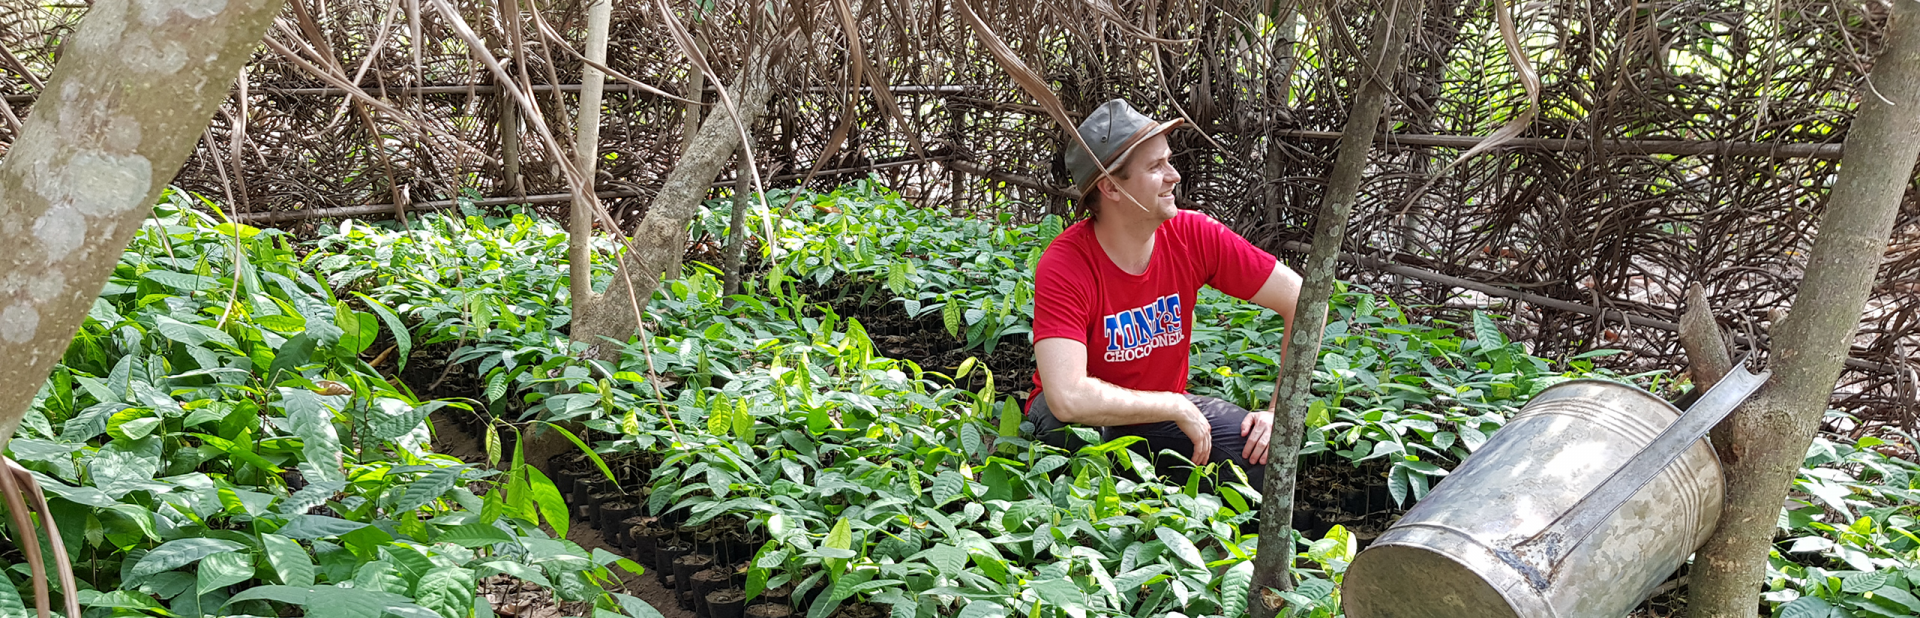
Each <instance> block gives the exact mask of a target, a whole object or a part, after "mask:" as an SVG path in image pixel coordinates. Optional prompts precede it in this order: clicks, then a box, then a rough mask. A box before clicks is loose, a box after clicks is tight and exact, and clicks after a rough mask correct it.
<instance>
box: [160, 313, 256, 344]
mask: <svg viewBox="0 0 1920 618" xmlns="http://www.w3.org/2000/svg"><path fill="white" fill-rule="evenodd" d="M153 325H154V327H155V330H158V331H160V336H162V337H166V338H168V339H171V340H173V341H177V342H180V343H182V344H185V345H188V346H193V347H201V346H205V345H206V344H207V342H214V343H219V344H221V345H225V346H227V347H228V348H236V349H237V348H239V344H238V343H235V342H234V340H233V337H232V336H231V335H228V334H226V333H225V332H222V331H221V330H220V329H217V328H212V327H208V326H201V325H199V324H188V323H186V322H181V321H179V320H175V319H173V318H169V317H167V316H164V315H156V316H153Z"/></svg>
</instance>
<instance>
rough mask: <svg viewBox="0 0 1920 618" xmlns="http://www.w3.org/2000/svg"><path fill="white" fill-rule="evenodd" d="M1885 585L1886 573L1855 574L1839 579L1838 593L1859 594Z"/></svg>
mask: <svg viewBox="0 0 1920 618" xmlns="http://www.w3.org/2000/svg"><path fill="white" fill-rule="evenodd" d="M1885 585H1887V572H1886V571H1873V572H1870V573H1855V574H1852V575H1848V576H1846V577H1843V578H1841V579H1840V591H1841V592H1845V593H1847V594H1860V593H1862V592H1867V591H1870V590H1873V589H1876V588H1879V587H1881V586H1885Z"/></svg>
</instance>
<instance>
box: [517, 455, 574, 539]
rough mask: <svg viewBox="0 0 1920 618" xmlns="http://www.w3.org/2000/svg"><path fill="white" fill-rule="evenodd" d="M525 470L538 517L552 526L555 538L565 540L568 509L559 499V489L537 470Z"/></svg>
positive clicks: (530, 467)
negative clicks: (538, 513) (537, 508)
mask: <svg viewBox="0 0 1920 618" xmlns="http://www.w3.org/2000/svg"><path fill="white" fill-rule="evenodd" d="M526 469H527V482H528V484H529V489H530V490H531V492H532V497H533V503H534V504H535V505H537V506H538V507H539V509H540V516H541V517H544V518H546V520H547V525H549V526H553V532H554V535H555V536H558V537H560V538H563V539H564V538H567V516H568V509H567V503H566V501H565V500H563V499H561V498H560V488H559V487H556V486H554V484H553V481H551V480H548V479H547V475H546V474H544V473H542V472H540V469H539V468H536V467H534V466H527V467H526Z"/></svg>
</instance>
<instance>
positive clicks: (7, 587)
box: [0, 575, 35, 618]
mask: <svg viewBox="0 0 1920 618" xmlns="http://www.w3.org/2000/svg"><path fill="white" fill-rule="evenodd" d="M33 615H35V614H34V613H33V612H32V610H28V609H27V604H26V602H25V601H23V600H21V599H20V590H19V589H16V588H14V587H13V581H12V580H11V579H9V578H7V577H6V576H5V575H0V616H5V617H6V618H28V617H29V616H33Z"/></svg>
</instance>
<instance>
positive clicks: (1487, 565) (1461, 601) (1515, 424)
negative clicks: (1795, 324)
mask: <svg viewBox="0 0 1920 618" xmlns="http://www.w3.org/2000/svg"><path fill="white" fill-rule="evenodd" d="M1743 374H1745V372H1744V370H1739V371H1737V372H1736V374H1734V375H1730V376H1729V377H1728V378H1727V379H1726V380H1723V381H1722V384H1723V385H1725V386H1726V388H1725V390H1724V391H1722V389H1720V388H1716V389H1715V391H1713V392H1709V393H1708V394H1707V396H1706V397H1705V398H1703V399H1702V401H1701V402H1700V403H1699V404H1696V405H1695V406H1694V408H1693V410H1691V411H1690V412H1691V413H1698V414H1697V416H1696V418H1693V419H1689V422H1687V423H1684V424H1680V423H1676V421H1677V419H1678V418H1679V417H1680V416H1681V415H1680V413H1679V411H1678V410H1675V409H1674V408H1673V406H1672V405H1669V404H1668V403H1667V402H1666V401H1664V400H1662V399H1660V398H1658V397H1655V396H1654V395H1652V394H1651V393H1648V392H1646V391H1644V390H1641V389H1639V388H1636V387H1633V386H1630V385H1625V384H1619V383H1615V382H1604V381H1598V380H1576V381H1572V382H1566V383H1562V384H1558V385H1555V386H1553V387H1551V388H1548V389H1547V390H1545V391H1543V392H1541V393H1540V395H1538V396H1537V397H1535V398H1534V399H1533V401H1532V402H1530V403H1529V404H1528V405H1527V406H1526V408H1524V409H1522V411H1521V413H1520V414H1519V415H1517V416H1515V417H1514V419H1513V420H1512V421H1510V422H1508V424H1507V426H1506V427H1505V428H1503V429H1501V430H1500V431H1499V432H1497V433H1496V434H1494V436H1493V437H1492V439H1490V440H1488V441H1487V443H1486V444H1485V445H1482V446H1481V447H1480V449H1479V451H1477V452H1476V453H1474V455H1473V456H1472V457H1470V458H1468V459H1467V461H1465V462H1463V463H1462V464H1461V465H1460V466H1459V467H1458V468H1456V469H1455V470H1454V471H1453V473H1452V474H1451V475H1449V476H1448V477H1447V478H1446V479H1444V480H1443V481H1441V483H1440V484H1439V485H1438V486H1436V487H1435V488H1434V490H1433V492H1432V493H1431V494H1429V495H1428V496H1427V497H1426V498H1425V499H1424V500H1421V501H1420V503H1419V504H1417V505H1416V506H1415V507H1414V508H1413V509H1412V510H1410V511H1408V512H1407V514H1406V516H1404V517H1402V518H1401V519H1400V521H1399V522H1398V523H1395V524H1394V525H1393V527H1391V528H1389V529H1388V530H1387V531H1386V532H1385V533H1383V534H1382V535H1381V536H1380V537H1379V538H1378V539H1376V540H1375V541H1374V543H1373V544H1372V545H1371V546H1370V547H1368V548H1367V550H1366V551H1363V552H1361V553H1360V556H1359V557H1357V558H1355V560H1354V563H1353V565H1352V567H1351V568H1350V569H1349V570H1348V571H1347V575H1346V579H1345V582H1344V585H1343V590H1342V595H1341V596H1342V598H1343V599H1345V604H1346V612H1347V615H1348V616H1350V617H1352V618H1453V617H1469V616H1471V617H1480V616H1512V617H1515V618H1526V617H1535V616H1540V617H1548V616H1552V617H1569V618H1571V617H1581V618H1585V617H1589V616H1606V617H1611V616H1621V615H1624V614H1625V613H1626V612H1628V611H1630V610H1631V609H1632V608H1633V607H1634V606H1635V605H1637V604H1639V602H1640V601H1641V600H1643V599H1645V598H1646V596H1647V594H1649V593H1650V592H1651V591H1652V590H1653V588H1654V587H1656V586H1658V585H1659V584H1660V582H1661V581H1663V580H1665V579H1666V577H1667V576H1668V575H1669V574H1671V573H1672V572H1673V571H1674V569H1676V568H1678V567H1679V565H1680V564H1681V563H1682V562H1684V561H1685V560H1686V558H1687V556H1688V555H1690V554H1692V553H1693V550H1694V549H1695V548H1697V547H1698V546H1699V545H1700V544H1701V543H1703V542H1705V541H1706V538H1707V536H1708V535H1710V534H1711V533H1712V531H1713V527H1714V525H1715V524H1716V522H1717V521H1718V519H1719V516H1720V505H1721V500H1722V496H1721V493H1722V480H1721V471H1720V462H1719V460H1718V458H1717V457H1716V456H1715V455H1714V452H1713V449H1712V448H1711V447H1710V446H1709V445H1708V444H1707V443H1706V441H1705V440H1702V439H1699V437H1698V435H1692V432H1694V431H1695V430H1696V429H1697V430H1698V431H1700V432H1701V433H1702V434H1704V431H1705V429H1706V428H1709V427H1712V426H1713V424H1714V423H1715V422H1717V421H1718V420H1719V418H1722V417H1724V416H1725V414H1726V412H1727V411H1729V410H1731V409H1732V408H1733V407H1734V406H1735V405H1737V404H1738V403H1739V402H1740V401H1742V400H1744V399H1745V398H1746V396H1747V395H1748V394H1750V393H1751V392H1752V389H1753V388H1754V387H1756V386H1757V385H1758V383H1759V382H1764V379H1765V376H1764V374H1763V375H1761V376H1751V375H1745V376H1744V377H1742V375H1743ZM1710 402H1714V403H1710ZM1669 428H1671V429H1673V430H1674V433H1673V435H1672V436H1667V437H1666V438H1665V439H1664V440H1661V442H1663V443H1664V444H1666V445H1667V447H1672V446H1676V445H1677V446H1680V447H1683V448H1679V449H1674V448H1667V452H1660V450H1661V449H1660V448H1653V449H1649V448H1648V447H1649V445H1652V444H1654V443H1655V441H1656V440H1657V439H1659V438H1661V437H1662V435H1661V434H1662V433H1663V432H1664V431H1665V430H1668V429H1669ZM1642 451H1647V453H1646V454H1645V459H1643V460H1637V459H1636V458H1638V457H1641V456H1642ZM1656 460H1671V463H1664V464H1662V465H1651V464H1650V463H1648V462H1654V461H1656ZM1636 461H1641V465H1638V466H1629V464H1632V463H1634V462H1636ZM1636 477H1638V478H1636ZM1603 485H1605V487H1603ZM1596 492H1598V493H1599V494H1601V495H1600V496H1596V497H1595V498H1594V499H1593V500H1587V501H1584V502H1583V500H1584V499H1586V498H1588V497H1589V496H1590V495H1592V494H1595V493H1596ZM1576 506H1577V508H1576ZM1596 513H1597V515H1596Z"/></svg>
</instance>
